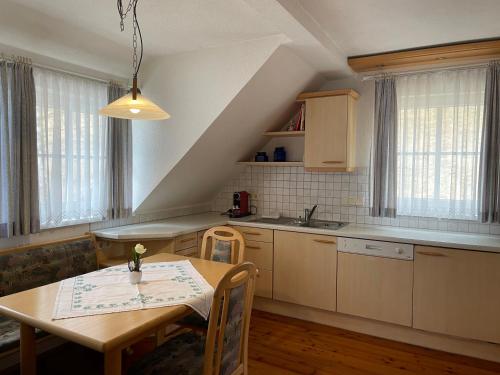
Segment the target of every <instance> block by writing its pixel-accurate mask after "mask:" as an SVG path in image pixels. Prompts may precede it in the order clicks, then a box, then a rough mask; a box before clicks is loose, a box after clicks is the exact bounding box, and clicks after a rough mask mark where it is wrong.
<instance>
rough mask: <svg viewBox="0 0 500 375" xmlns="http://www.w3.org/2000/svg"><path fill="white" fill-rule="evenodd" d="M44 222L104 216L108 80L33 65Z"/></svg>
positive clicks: (51, 224) (56, 223)
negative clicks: (104, 112) (103, 113)
mask: <svg viewBox="0 0 500 375" xmlns="http://www.w3.org/2000/svg"><path fill="white" fill-rule="evenodd" d="M34 76H35V87H36V115H37V133H38V172H39V192H40V222H41V225H42V226H43V227H54V226H61V225H66V224H74V223H78V222H89V221H95V220H101V219H103V218H104V217H105V215H106V211H107V203H108V200H107V194H108V180H109V178H108V170H107V168H106V162H107V160H106V158H107V144H108V142H107V119H106V118H104V117H102V116H99V114H98V110H99V108H101V107H103V106H105V105H106V104H107V102H108V101H107V98H108V94H107V85H106V84H105V83H100V82H97V81H93V80H90V79H84V78H80V77H76V76H72V75H68V74H64V73H59V72H54V71H51V70H46V69H34Z"/></svg>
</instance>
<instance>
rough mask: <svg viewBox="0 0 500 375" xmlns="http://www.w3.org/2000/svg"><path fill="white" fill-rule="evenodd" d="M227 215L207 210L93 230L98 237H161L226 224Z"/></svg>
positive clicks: (120, 238)
mask: <svg viewBox="0 0 500 375" xmlns="http://www.w3.org/2000/svg"><path fill="white" fill-rule="evenodd" d="M227 220H228V217H227V216H222V215H220V214H218V213H214V212H209V213H205V214H198V215H187V216H179V217H174V218H171V219H167V220H161V221H150V222H147V223H141V224H131V225H124V226H121V227H113V228H107V229H102V230H96V231H93V233H94V234H95V235H96V236H97V237H99V238H106V239H110V240H133V239H152V238H154V239H161V238H165V239H168V238H175V237H177V236H180V235H183V234H187V233H192V232H196V231H199V230H205V229H208V228H211V227H215V226H217V225H225V224H227Z"/></svg>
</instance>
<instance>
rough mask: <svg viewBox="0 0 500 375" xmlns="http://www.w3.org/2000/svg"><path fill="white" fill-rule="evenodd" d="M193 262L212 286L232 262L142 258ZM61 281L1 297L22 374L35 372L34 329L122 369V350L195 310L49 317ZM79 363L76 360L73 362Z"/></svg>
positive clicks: (109, 368) (112, 373)
mask: <svg viewBox="0 0 500 375" xmlns="http://www.w3.org/2000/svg"><path fill="white" fill-rule="evenodd" d="M186 259H188V260H189V261H191V263H192V264H193V266H194V267H195V268H196V270H197V271H198V272H199V273H200V274H201V275H202V276H203V277H204V278H205V279H206V280H207V282H208V283H210V285H212V286H213V287H214V288H215V287H216V286H217V284H218V283H219V281H220V280H221V279H222V277H223V276H224V275H225V274H226V273H227V272H228V271H229V270H230V269H231V267H233V266H232V265H230V264H225V263H219V262H213V261H208V260H203V259H197V258H187V257H183V256H179V255H174V254H168V253H161V254H156V255H153V256H150V257H147V258H144V262H145V263H148V262H172V261H179V260H186ZM58 290H59V282H57V283H53V284H48V285H44V286H41V287H38V288H34V289H29V290H26V291H24V292H19V293H15V294H11V295H8V296H4V297H1V298H0V314H1V315H5V316H7V317H10V318H12V319H15V320H17V321H19V322H20V324H21V327H20V330H21V331H20V338H21V343H20V354H21V356H20V362H21V374H22V375H34V374H36V340H35V328H39V329H41V330H43V331H46V332H48V333H51V334H53V335H55V336H59V337H61V338H63V339H66V340H68V341H72V342H75V343H77V344H80V345H83V346H85V347H88V348H90V349H93V350H96V351H99V352H102V353H104V373H105V374H106V375H118V374H121V364H122V358H121V354H122V350H123V349H125V348H127V347H129V346H130V345H131V344H133V343H135V342H137V341H139V340H141V339H142V338H144V337H147V336H150V335H152V334H155V333H156V332H158V330H160V329H162V328H163V327H166V326H167V325H168V324H171V323H174V322H175V321H177V320H179V319H180V318H182V317H184V316H186V315H187V314H189V313H191V312H192V311H193V310H192V309H191V308H190V307H188V306H186V305H177V306H169V307H160V308H153V309H144V310H134V311H126V312H118V313H112V314H103V315H92V316H84V317H77V318H69V319H61V320H52V316H53V310H54V304H55V300H56V296H57V293H58ZM75 365H77V364H75Z"/></svg>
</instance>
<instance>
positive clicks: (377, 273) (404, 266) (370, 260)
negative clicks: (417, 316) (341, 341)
mask: <svg viewBox="0 0 500 375" xmlns="http://www.w3.org/2000/svg"><path fill="white" fill-rule="evenodd" d="M412 288H413V262H412V261H411V260H401V259H391V258H384V257H377V256H368V255H361V254H350V253H343V252H339V253H338V278H337V311H338V312H341V313H344V314H350V315H355V316H360V317H363V318H369V319H375V320H380V321H383V322H389V323H395V324H400V325H404V326H408V327H410V326H411V324H412Z"/></svg>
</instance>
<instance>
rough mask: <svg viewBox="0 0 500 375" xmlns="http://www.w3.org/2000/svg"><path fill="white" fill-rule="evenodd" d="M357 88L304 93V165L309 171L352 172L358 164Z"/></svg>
mask: <svg viewBox="0 0 500 375" xmlns="http://www.w3.org/2000/svg"><path fill="white" fill-rule="evenodd" d="M358 97H359V94H358V93H357V92H355V91H354V90H350V89H346V90H335V91H325V92H316V93H304V94H301V95H299V97H298V100H304V101H305V103H306V118H305V123H306V131H305V132H306V134H305V146H304V166H305V169H306V170H308V171H332V172H346V171H347V172H350V171H353V170H354V168H355V167H356V100H357V98H358Z"/></svg>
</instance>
